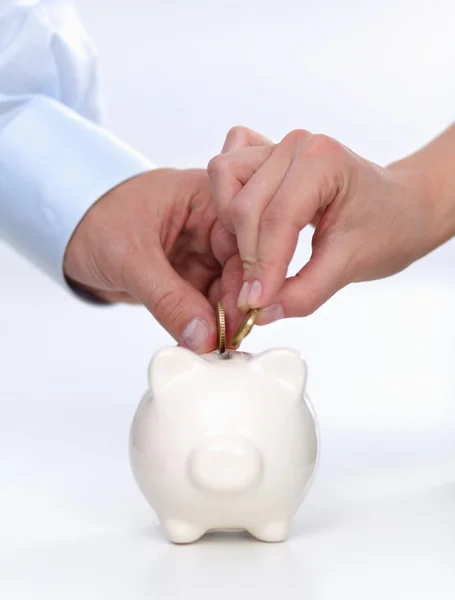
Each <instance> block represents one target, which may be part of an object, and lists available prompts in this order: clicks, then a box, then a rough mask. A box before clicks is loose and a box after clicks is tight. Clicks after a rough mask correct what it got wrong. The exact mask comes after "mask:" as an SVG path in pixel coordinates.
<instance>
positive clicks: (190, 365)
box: [148, 346, 207, 394]
mask: <svg viewBox="0 0 455 600" xmlns="http://www.w3.org/2000/svg"><path fill="white" fill-rule="evenodd" d="M204 367H205V368H207V365H206V362H205V361H204V359H203V358H201V357H200V356H198V355H197V354H194V352H191V350H187V349H186V348H182V347H180V346H173V347H172V348H164V349H163V350H160V351H159V352H157V353H156V354H155V356H154V357H153V358H152V360H151V362H150V366H149V370H148V380H149V381H148V383H149V387H150V388H151V389H153V391H154V392H155V393H158V394H159V393H160V391H162V390H164V389H165V388H166V387H167V386H168V385H169V384H171V383H172V381H173V380H174V379H175V378H176V377H178V376H179V375H182V374H188V373H190V372H191V371H193V372H197V371H202V370H203V369H204Z"/></svg>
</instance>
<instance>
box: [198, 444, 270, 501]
mask: <svg viewBox="0 0 455 600" xmlns="http://www.w3.org/2000/svg"><path fill="white" fill-rule="evenodd" d="M187 469H188V476H189V478H190V481H191V482H192V484H193V485H194V486H195V487H196V488H198V489H201V490H203V491H210V492H225V493H228V492H240V491H243V490H246V489H248V488H250V487H253V486H257V485H258V484H259V482H260V480H261V477H262V456H261V453H260V452H259V450H258V449H257V448H256V446H255V445H254V443H253V442H252V441H250V440H249V439H247V438H245V437H242V436H237V435H235V436H234V435H232V436H216V437H213V438H211V439H209V440H207V441H205V442H204V443H203V444H202V445H201V446H199V447H198V448H196V449H195V450H193V452H192V453H191V454H190V457H189V459H188V463H187Z"/></svg>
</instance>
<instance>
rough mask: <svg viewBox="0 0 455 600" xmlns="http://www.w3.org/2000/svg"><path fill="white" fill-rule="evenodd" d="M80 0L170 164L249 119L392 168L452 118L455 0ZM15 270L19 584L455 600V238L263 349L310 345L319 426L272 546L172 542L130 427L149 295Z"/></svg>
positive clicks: (136, 129) (135, 116) (3, 475)
mask: <svg viewBox="0 0 455 600" xmlns="http://www.w3.org/2000/svg"><path fill="white" fill-rule="evenodd" d="M78 4H79V5H80V9H81V12H82V15H83V17H84V18H85V23H86V26H87V28H88V30H89V31H90V33H91V35H92V37H93V39H94V40H95V42H96V44H97V46H98V47H99V50H100V57H101V64H102V72H103V79H104V85H105V90H106V93H107V101H108V108H109V126H110V127H111V128H112V129H113V130H114V131H115V132H116V133H117V134H118V135H120V136H121V137H123V138H124V139H125V140H126V141H127V142H129V143H130V144H132V145H133V146H134V147H136V148H137V149H139V150H141V151H142V152H143V153H145V154H146V155H147V156H148V157H149V158H151V159H152V160H153V161H154V162H156V163H157V164H159V165H167V166H169V165H170V166H181V167H185V166H204V165H205V164H206V163H207V161H208V160H209V158H210V157H211V156H212V155H214V154H215V153H217V152H218V151H219V149H220V147H221V144H222V141H223V136H224V135H225V133H226V131H227V130H228V129H229V128H230V127H231V126H232V125H235V124H245V125H248V126H250V127H252V128H255V129H257V130H259V131H261V132H263V133H264V134H266V135H268V136H269V137H270V138H272V139H274V140H278V139H280V137H282V136H283V135H284V134H285V133H286V132H287V131H289V130H291V129H294V128H298V127H302V128H306V129H310V130H312V131H319V132H323V133H327V134H329V135H332V136H334V137H336V138H337V139H339V140H340V141H342V142H343V143H345V144H347V145H348V146H350V147H352V148H353V149H354V150H355V151H356V152H358V153H360V154H362V155H364V156H366V157H368V158H369V159H371V160H374V161H376V162H378V163H380V164H387V162H389V161H392V160H394V159H396V158H398V157H400V156H402V155H404V154H406V153H408V152H412V151H413V150H414V149H415V148H417V147H419V146H420V145H422V144H424V143H425V142H426V141H427V140H429V139H430V138H431V137H432V136H434V135H436V134H437V133H438V132H439V131H440V130H441V129H443V128H444V127H446V126H447V125H449V124H450V123H451V121H452V119H453V116H454V114H455V9H454V7H453V1H452V0H433V1H432V2H426V1H425V2H424V1H423V0H394V1H384V2H376V1H367V0H320V1H319V2H314V1H311V2H310V1H307V0H298V1H297V0H295V1H291V0H281V1H280V2H277V1H271V0H262V1H261V0H242V1H241V0H238V1H237V0H231V1H229V2H228V1H224V2H222V1H217V0H212V1H209V0H192V1H185V0H168V1H165V0H161V1H160V2H159V1H156V0H155V1H146V0H129V1H128V2H120V1H118V2H117V1H112V0H110V1H107V0H79V2H78ZM454 168H455V157H454ZM309 239H310V238H309V234H307V233H305V234H304V235H303V236H302V243H301V245H300V247H299V250H298V253H297V255H296V257H295V261H294V263H293V265H292V269H293V270H295V268H297V266H301V264H302V263H303V262H304V260H305V259H306V258H307V257H308V252H309ZM359 251H361V249H359ZM0 273H1V282H2V283H1V290H0V308H1V311H0V597H1V598H2V599H3V598H4V599H5V600H16V599H25V598H26V599H29V598H30V599H33V600H38V599H41V598H43V599H44V598H46V600H53V599H61V598H64V599H65V600H66V599H73V598H74V599H76V598H77V599H84V600H91V599H96V600H102V599H104V598H106V599H110V600H117V599H122V600H123V599H128V600H143V599H144V600H145V599H147V600H151V599H153V600H155V599H156V600H170V599H180V598H185V599H187V598H192V597H194V598H198V599H201V600H205V599H209V598H210V599H212V598H214V597H217V598H219V599H221V600H224V599H225V598H226V599H227V598H233V597H236V598H241V599H244V598H245V599H246V598H248V599H250V598H276V597H286V598H288V599H289V600H293V599H294V598H295V599H297V598H306V599H307V600H314V599H322V600H334V599H336V600H343V599H344V598H350V599H351V600H357V599H361V598H362V599H363V598H366V597H367V598H369V599H371V600H374V599H376V598H378V599H379V598H391V599H395V598H396V599H398V598H400V599H402V598H406V599H407V598H415V599H419V598H425V599H426V598H435V599H436V598H437V599H438V600H439V599H445V598H453V597H454V595H455V375H454V359H455V342H454V340H455V319H454V307H455V246H454V244H453V243H450V244H447V245H446V246H445V247H444V248H441V249H439V250H438V251H436V252H434V253H433V254H432V255H431V256H429V257H427V258H426V259H424V260H422V261H420V262H419V263H418V264H416V265H414V266H413V267H411V268H410V269H409V270H407V271H406V272H405V273H402V274H400V275H399V276H396V277H394V278H391V279H388V280H386V281H382V282H375V283H370V284H358V285H356V286H352V287H350V288H348V289H346V290H344V291H343V292H341V293H340V294H338V295H337V296H336V297H335V298H334V299H333V300H331V301H330V302H329V303H328V304H327V305H325V306H324V307H323V308H322V309H321V310H319V311H318V312H317V313H316V314H315V315H313V316H311V317H309V318H307V319H305V320H297V321H287V322H284V323H280V324H275V325H271V326H268V327H265V328H262V329H258V328H256V330H255V331H254V333H253V334H252V335H251V336H250V338H248V340H247V341H246V343H245V345H244V349H245V350H249V351H252V352H259V351H261V350H263V349H266V348H269V347H272V346H276V345H280V346H291V347H294V348H297V349H299V350H300V351H301V352H302V354H303V356H304V357H305V358H306V360H307V363H308V366H309V392H310V395H311V397H312V400H313V403H314V405H315V408H316V411H317V413H318V416H319V420H320V429H321V434H322V455H321V463H320V469H319V473H318V477H317V479H316V482H315V485H314V487H313V489H312V491H311V492H310V494H309V496H308V499H307V501H306V503H305V504H304V506H303V507H302V509H301V511H300V513H299V515H298V516H297V519H296V521H295V524H294V528H293V530H292V535H291V538H290V540H289V542H287V543H285V544H281V545H275V546H269V545H264V544H260V543H256V542H254V541H250V540H249V539H248V538H246V537H245V536H241V535H234V536H232V535H229V536H222V535H221V536H220V535H211V536H209V537H208V538H206V539H204V540H203V541H202V542H200V543H198V544H196V545H193V546H190V547H174V546H170V545H169V544H168V543H167V542H166V540H165V539H164V538H163V536H162V534H161V532H160V529H159V528H158V527H157V524H156V519H155V517H154V515H153V513H152V512H151V511H150V509H149V508H148V507H147V505H146V504H145V501H144V500H143V499H142V497H141V496H140V495H139V492H138V491H137V489H136V487H135V484H134V482H133V480H132V477H131V475H130V471H129V466H128V458H127V436H128V430H129V426H130V422H131V418H132V416H133V413H134V410H135V408H136V406H137V404H138V402H139V399H140V396H141V394H142V392H143V390H144V386H145V369H146V366H147V363H148V361H149V359H150V357H151V356H152V355H153V353H154V352H155V351H156V350H157V349H158V348H160V347H161V346H163V345H166V344H168V343H170V342H171V340H170V338H169V337H168V336H167V334H165V333H164V332H163V331H162V330H161V329H160V328H159V327H158V326H157V325H156V323H154V322H153V320H152V318H151V317H150V316H149V315H148V314H147V313H146V311H145V310H143V309H140V308H129V307H115V308H108V309H104V308H103V309H98V308H93V307H89V306H86V305H84V304H82V303H79V302H78V301H76V300H74V299H73V298H72V297H71V296H70V295H68V294H66V293H65V292H64V291H62V290H60V289H59V288H58V287H57V286H55V285H54V284H53V283H52V282H49V281H48V280H47V279H46V278H45V277H44V276H42V275H41V274H40V273H39V272H37V271H35V270H33V268H32V267H31V266H29V265H28V264H27V263H26V262H25V261H24V260H23V259H22V258H20V257H18V256H17V255H15V254H13V252H12V251H10V250H9V249H7V248H6V247H0Z"/></svg>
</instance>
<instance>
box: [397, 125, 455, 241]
mask: <svg viewBox="0 0 455 600" xmlns="http://www.w3.org/2000/svg"><path fill="white" fill-rule="evenodd" d="M389 169H391V170H409V171H413V172H415V173H418V174H419V176H423V177H422V181H423V182H424V185H426V186H427V190H428V193H427V196H428V202H429V204H430V213H431V214H432V222H431V223H430V224H429V225H430V234H429V237H430V239H431V244H432V246H433V247H434V248H436V247H437V246H439V245H441V244H443V243H444V242H446V241H448V240H449V239H450V238H452V237H453V236H455V124H454V125H452V126H451V127H449V128H448V129H446V130H445V131H444V132H443V133H442V134H441V135H439V136H438V137H437V138H435V139H434V140H432V141H431V142H429V143H428V144H426V145H425V146H424V147H423V148H421V149H420V150H418V151H417V152H415V153H414V154H411V155H410V156H407V157H405V158H403V159H402V160H399V161H397V162H394V163H392V164H391V165H389Z"/></svg>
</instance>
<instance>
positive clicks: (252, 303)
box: [248, 137, 340, 308]
mask: <svg viewBox="0 0 455 600" xmlns="http://www.w3.org/2000/svg"><path fill="white" fill-rule="evenodd" d="M316 139H317V138H316ZM317 143H318V144H319V142H317ZM313 144H314V142H313V141H312V138H309V137H303V138H302V141H298V143H297V145H296V146H295V156H294V160H293V163H292V165H291V166H290V168H289V170H288V172H287V174H286V176H285V178H284V179H283V182H282V184H281V186H280V187H279V189H278V190H277V192H276V194H275V196H274V197H273V199H272V200H271V202H269V204H268V206H267V208H266V209H265V211H264V213H263V215H262V218H261V221H260V224H259V231H258V238H257V248H256V263H255V265H254V266H253V269H252V271H253V274H252V279H253V284H252V285H251V286H250V289H249V293H248V307H250V308H256V307H257V308H259V307H264V306H267V305H268V304H270V302H271V301H272V299H273V298H274V297H275V296H276V294H277V293H278V292H279V290H280V289H281V288H282V287H283V285H284V281H285V279H286V274H287V269H288V266H289V263H290V262H291V260H292V257H293V255H294V252H295V249H296V246H297V242H298V237H299V233H300V231H301V230H302V229H303V228H304V227H306V226H307V225H309V224H310V223H311V221H312V220H313V219H314V217H315V215H316V214H317V213H318V212H320V211H323V210H325V209H326V208H327V206H328V205H329V204H331V202H332V201H333V200H334V199H335V197H336V196H337V194H338V191H339V176H338V173H339V169H340V163H339V158H338V156H337V157H336V159H335V157H334V156H333V155H330V154H327V153H322V152H320V150H317V151H316V149H315V148H314V145H313Z"/></svg>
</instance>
